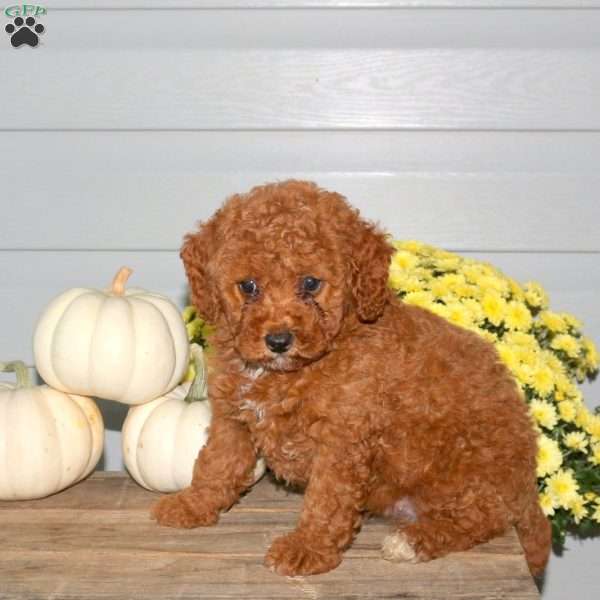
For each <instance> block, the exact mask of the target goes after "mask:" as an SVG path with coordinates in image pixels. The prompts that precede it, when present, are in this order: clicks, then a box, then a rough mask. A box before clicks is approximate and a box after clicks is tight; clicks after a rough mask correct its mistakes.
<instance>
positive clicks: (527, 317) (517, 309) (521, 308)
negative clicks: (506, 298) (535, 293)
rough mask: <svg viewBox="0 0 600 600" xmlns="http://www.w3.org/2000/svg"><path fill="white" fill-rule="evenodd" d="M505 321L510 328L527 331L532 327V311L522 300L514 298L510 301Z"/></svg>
mask: <svg viewBox="0 0 600 600" xmlns="http://www.w3.org/2000/svg"><path fill="white" fill-rule="evenodd" d="M504 321H505V323H506V326H507V327H508V328H509V329H516V330H518V331H527V330H528V329H529V328H530V327H531V321H532V319H531V313H530V312H529V310H528V308H527V307H526V306H525V305H524V304H523V303H522V302H517V301H515V300H512V301H511V302H509V303H508V307H507V310H506V316H505V318H504Z"/></svg>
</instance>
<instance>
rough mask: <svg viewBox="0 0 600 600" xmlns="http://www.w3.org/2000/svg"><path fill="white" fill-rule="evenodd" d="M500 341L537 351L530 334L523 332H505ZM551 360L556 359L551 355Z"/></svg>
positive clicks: (535, 343)
mask: <svg viewBox="0 0 600 600" xmlns="http://www.w3.org/2000/svg"><path fill="white" fill-rule="evenodd" d="M502 339H503V341H504V342H506V343H507V344H510V345H511V346H524V347H525V348H529V349H530V350H537V349H538V348H539V346H538V342H537V340H536V339H535V337H534V336H533V335H531V334H530V333H524V332H523V331H507V332H506V333H505V334H504V336H503V338H502ZM552 358H556V357H555V356H554V355H552ZM561 364H562V363H561Z"/></svg>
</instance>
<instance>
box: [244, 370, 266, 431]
mask: <svg viewBox="0 0 600 600" xmlns="http://www.w3.org/2000/svg"><path fill="white" fill-rule="evenodd" d="M264 372H265V370H264V369H263V368H260V367H259V368H257V369H250V368H248V369H246V370H245V371H244V373H245V375H247V376H248V378H249V379H250V381H248V382H247V383H244V384H242V385H241V386H240V388H239V390H238V394H239V397H240V410H251V411H253V412H254V414H255V416H256V420H257V421H262V420H263V419H264V418H265V408H264V407H263V406H260V405H259V404H258V403H257V402H256V401H255V400H252V399H251V398H248V397H246V394H248V393H249V392H251V391H252V388H253V387H254V383H255V382H256V380H257V379H258V378H259V377H260V376H261V375H262V374H263V373H264Z"/></svg>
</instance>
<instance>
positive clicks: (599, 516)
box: [590, 504, 600, 523]
mask: <svg viewBox="0 0 600 600" xmlns="http://www.w3.org/2000/svg"><path fill="white" fill-rule="evenodd" d="M590 517H591V518H592V520H593V521H595V522H596V523H600V504H597V505H596V506H595V507H594V512H593V513H592V514H591V515H590Z"/></svg>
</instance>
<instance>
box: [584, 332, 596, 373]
mask: <svg viewBox="0 0 600 600" xmlns="http://www.w3.org/2000/svg"><path fill="white" fill-rule="evenodd" d="M581 347H582V348H583V351H584V352H585V366H586V367H587V368H588V369H589V370H590V371H596V370H597V369H598V366H599V364H600V362H599V361H600V355H599V354H598V349H597V348H596V345H595V344H594V342H592V340H590V339H589V338H583V340H582V341H581Z"/></svg>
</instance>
